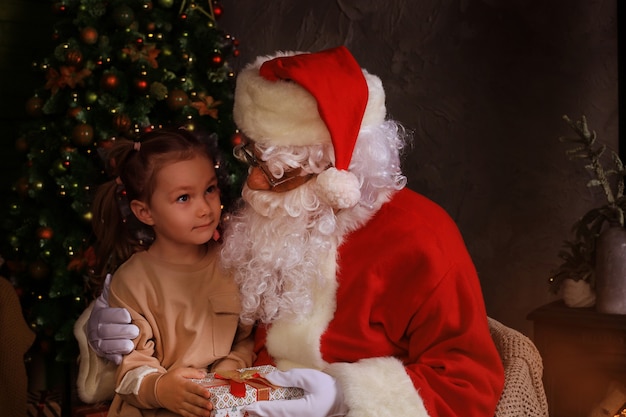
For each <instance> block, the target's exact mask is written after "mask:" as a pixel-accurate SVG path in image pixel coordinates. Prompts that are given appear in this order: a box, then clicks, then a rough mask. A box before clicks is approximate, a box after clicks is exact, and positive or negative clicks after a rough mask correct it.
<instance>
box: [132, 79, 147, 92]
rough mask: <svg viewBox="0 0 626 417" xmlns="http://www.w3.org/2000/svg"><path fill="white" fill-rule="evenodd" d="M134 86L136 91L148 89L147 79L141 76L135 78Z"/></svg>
mask: <svg viewBox="0 0 626 417" xmlns="http://www.w3.org/2000/svg"><path fill="white" fill-rule="evenodd" d="M134 86H135V89H136V90H137V91H139V92H144V91H146V90H147V89H148V81H147V80H144V79H143V78H137V79H135V83H134Z"/></svg>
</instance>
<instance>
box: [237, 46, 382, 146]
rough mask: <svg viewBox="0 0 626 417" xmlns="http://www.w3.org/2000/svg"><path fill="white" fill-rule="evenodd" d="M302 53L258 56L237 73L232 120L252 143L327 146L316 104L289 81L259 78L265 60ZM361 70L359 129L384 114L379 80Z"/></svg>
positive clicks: (378, 122)
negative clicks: (364, 92) (363, 95)
mask: <svg viewBox="0 0 626 417" xmlns="http://www.w3.org/2000/svg"><path fill="white" fill-rule="evenodd" d="M303 53H305V52H294V51H288V52H278V53H276V54H275V55H272V56H262V57H258V58H257V59H256V60H255V61H254V62H252V63H251V64H249V65H248V66H247V67H246V68H244V69H243V70H242V71H241V72H240V73H239V75H238V77H237V86H236V88H235V103H234V108H233V117H234V119H235V123H236V124H237V127H238V128H239V129H240V130H241V131H242V132H243V133H244V134H245V135H246V136H248V137H249V138H251V139H252V140H254V141H255V142H258V143H261V144H265V145H277V146H289V145H295V146H305V145H315V144H325V143H331V137H330V133H329V131H328V128H327V127H326V124H325V123H324V121H323V120H322V118H321V117H320V114H319V112H318V108H317V101H316V100H315V98H314V97H313V96H312V95H311V94H310V93H309V92H308V91H306V90H305V89H304V88H303V87H301V86H300V85H299V84H296V83H294V82H291V81H284V80H281V81H269V80H266V79H265V78H263V77H262V76H261V75H259V68H260V67H261V65H262V64H263V63H264V62H265V61H269V60H271V59H274V58H277V57H283V56H293V55H299V54H303ZM362 71H363V75H364V76H365V80H366V82H367V87H368V94H369V95H368V99H367V106H366V108H365V114H364V115H363V119H362V122H361V126H368V125H377V124H380V123H382V122H383V121H384V120H385V116H386V114H387V110H386V107H385V91H384V89H383V85H382V82H381V80H380V78H378V77H377V76H376V75H373V74H370V73H368V72H367V71H366V70H365V69H362Z"/></svg>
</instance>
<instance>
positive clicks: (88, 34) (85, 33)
mask: <svg viewBox="0 0 626 417" xmlns="http://www.w3.org/2000/svg"><path fill="white" fill-rule="evenodd" d="M80 39H81V40H82V41H83V42H84V43H86V44H87V45H93V44H94V43H96V42H98V31H97V30H96V29H95V28H93V27H91V26H87V27H86V28H83V29H82V30H81V31H80Z"/></svg>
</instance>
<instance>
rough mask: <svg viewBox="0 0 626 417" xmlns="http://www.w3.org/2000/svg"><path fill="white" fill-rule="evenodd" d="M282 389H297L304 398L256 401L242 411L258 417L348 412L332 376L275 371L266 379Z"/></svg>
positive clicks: (308, 416)
mask: <svg viewBox="0 0 626 417" xmlns="http://www.w3.org/2000/svg"><path fill="white" fill-rule="evenodd" d="M265 377H266V378H267V380H268V381H270V382H271V383H272V384H274V385H280V386H281V387H298V388H302V389H303V390H304V397H302V398H298V399H294V400H275V401H257V402H255V403H252V404H250V405H247V406H245V407H244V408H243V410H244V411H246V412H247V413H248V414H249V415H251V416H257V417H292V416H298V417H335V416H344V415H346V414H347V413H348V407H347V406H346V405H345V404H344V402H343V393H342V392H341V387H340V386H339V385H338V384H337V382H336V381H335V378H333V377H332V376H330V375H328V374H326V373H324V372H321V371H317V370H315V369H291V370H289V371H285V372H283V371H274V372H270V373H269V374H267V375H266V376H265Z"/></svg>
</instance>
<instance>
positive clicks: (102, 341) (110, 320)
mask: <svg viewBox="0 0 626 417" xmlns="http://www.w3.org/2000/svg"><path fill="white" fill-rule="evenodd" d="M110 285H111V274H109V275H107V277H106V279H105V281H104V287H103V289H102V294H100V296H99V297H98V298H96V300H95V301H94V303H93V310H92V311H91V314H90V315H89V320H88V321H87V340H88V341H89V346H90V347H91V349H93V351H94V352H95V353H96V354H97V355H98V356H100V357H103V358H106V359H108V360H110V361H112V362H115V363H116V364H118V365H119V364H120V363H121V362H122V356H123V355H127V354H128V353H130V352H132V351H133V349H134V347H135V346H134V344H133V342H132V340H133V339H134V338H136V337H137V336H138V335H139V328H138V327H137V326H135V325H134V324H131V318H130V313H129V312H128V310H126V309H125V308H112V307H109V286H110Z"/></svg>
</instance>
